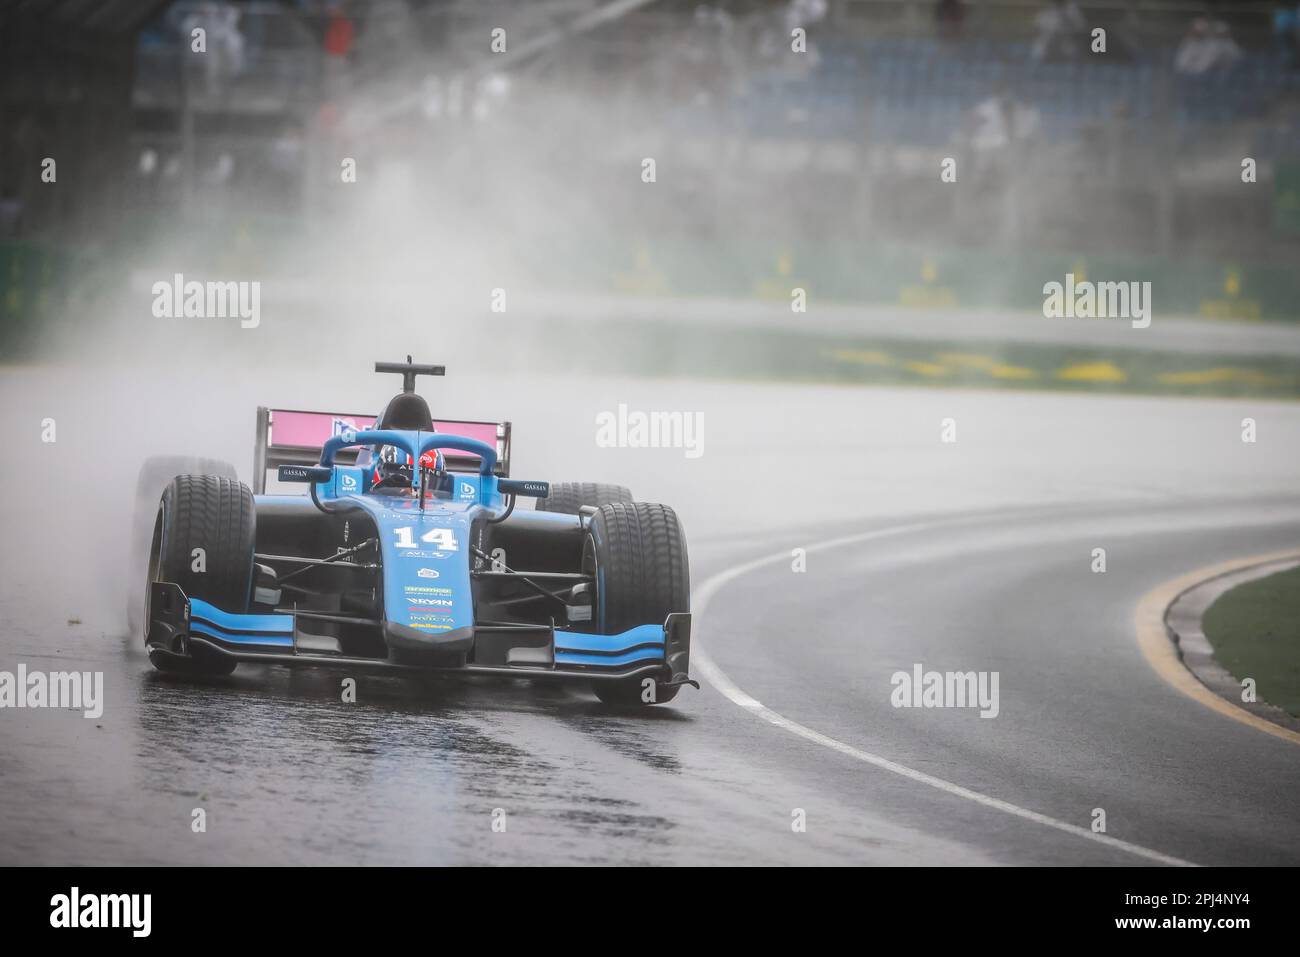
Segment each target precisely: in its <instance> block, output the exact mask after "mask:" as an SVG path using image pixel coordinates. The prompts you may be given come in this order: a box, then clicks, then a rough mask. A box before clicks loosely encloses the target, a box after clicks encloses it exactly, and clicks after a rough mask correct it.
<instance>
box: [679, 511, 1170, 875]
mask: <svg viewBox="0 0 1300 957" xmlns="http://www.w3.org/2000/svg"><path fill="white" fill-rule="evenodd" d="M970 521H972V519H971V518H961V519H948V520H935V521H928V522H912V523H909V524H906V525H892V526H887V527H885V528H878V529H873V530H872V531H869V532H861V533H859V534H856V535H845V536H842V537H840V538H832V539H828V540H826V541H824V542H816V543H813V544H811V545H807V546H804V551H805V552H819V551H825V550H827V549H831V548H842V547H844V546H846V545H857V544H859V543H861V542H868V541H872V540H873V539H877V538H888V537H892V536H895V535H906V534H909V533H911V532H920V531H928V530H930V529H934V528H942V527H946V526H950V525H959V524H964V523H967V522H970ZM789 560H790V554H789V553H788V552H777V553H776V554H774V555H768V556H765V557H763V558H757V559H754V560H753V561H750V562H745V563H744V564H742V565H734V566H732V567H731V568H728V569H727V570H726V571H723V572H719V573H718V574H717V575H714V576H712V577H711V578H708V579H706V580H705V581H704V582H703V583H702V584H701V585H700V586H699V587H698V588H696V589H695V590H694V594H693V595H692V597H693V599H694V601H693V603H692V604H693V605H694V609H693V610H694V616H695V618H696V620H697V621H698V620H699V619H701V618H703V615H704V611H705V609H707V608H708V606H709V602H710V601H712V600H713V596H714V595H716V594H717V593H718V591H719V590H720V589H721V588H722V586H724V585H726V584H727V583H729V582H732V581H735V580H736V579H737V578H740V577H741V576H743V575H748V574H749V573H750V572H752V571H756V570H757V569H759V568H763V567H764V566H766V565H774V564H776V563H778V562H783V561H789ZM692 644H693V645H694V647H692V649H691V664H692V666H693V669H692V670H694V671H697V672H698V673H699V674H700V675H701V676H702V677H703V678H704V679H705V680H706V681H708V683H709V684H711V685H713V687H715V688H717V689H718V691H720V692H721V693H722V694H723V695H725V696H726V697H727V698H728V699H730V700H731V702H732V703H734V704H738V705H740V707H742V708H744V709H745V710H746V711H749V712H750V713H751V714H755V715H757V716H758V717H760V718H762V719H763V720H764V721H767V722H768V723H769V724H774V725H776V726H777V727H778V728H781V729H783V730H785V731H789V732H790V733H791V734H796V735H798V736H799V737H801V738H803V739H804V740H806V741H811V742H812V743H813V744H820V745H821V746H822V747H824V748H829V749H830V750H832V751H837V752H839V753H840V754H843V755H846V756H848V757H850V758H855V759H856V760H858V761H862V762H864V763H866V764H870V765H873V766H874V767H877V768H880V769H882V770H885V771H889V772H891V773H893V774H897V775H899V776H901V777H905V778H907V779H909V780H912V781H916V782H917V783H919V784H924V785H927V786H928V787H932V788H934V789H936V790H938V791H943V792H944V793H945V794H951V795H953V796H955V797H959V798H965V799H966V800H967V801H973V802H974V803H976V804H981V805H983V806H984V807H989V808H993V809H994V810H996V811H1002V812H1003V813H1006V814H1010V815H1012V816H1013V817H1018V818H1023V819H1024V820H1026V821H1033V822H1034V823H1035V824H1041V825H1043V826H1044V827H1050V828H1054V829H1056V830H1058V831H1064V832H1065V833H1066V834H1073V835H1074V836H1075V837H1081V838H1084V839H1085V840H1089V841H1093V842H1095V843H1097V844H1104V845H1106V846H1107V847H1112V848H1114V849H1115V850H1119V851H1126V852H1128V853H1129V854H1134V855H1136V856H1138V857H1144V858H1146V859H1147V860H1149V861H1156V862H1157V863H1160V864H1169V865H1172V866H1175V867H1195V866H1196V865H1195V864H1193V863H1192V862H1191V861H1185V860H1182V859H1181V858H1178V857H1172V856H1170V855H1168V854H1161V853H1160V852H1159V851H1153V850H1151V849H1150V848H1148V847H1142V846H1141V845H1140V844H1131V843H1129V842H1128V841H1121V840H1120V839H1119V838H1117V837H1111V836H1110V835H1107V834H1096V833H1094V832H1093V831H1091V830H1090V829H1088V828H1086V827H1081V826H1079V825H1077V824H1068V823H1066V822H1065V821H1058V820H1057V819H1056V818H1053V817H1048V816H1047V815H1046V814H1039V813H1038V812H1037V811H1031V810H1029V809H1028V808H1023V807H1020V806H1018V805H1015V804H1011V803H1010V802H1008V801H1003V800H1001V799H999V798H995V797H989V796H988V795H987V794H981V793H980V792H978V791H972V790H971V789H970V788H964V787H962V786H961V785H960V784H953V783H952V782H951V781H945V780H943V778H937V777H935V776H934V775H932V774H926V773H925V772H924V771H917V770H914V769H913V768H909V767H906V766H905V765H902V764H899V763H898V762H896V761H891V760H889V759H888V758H882V757H881V756H880V755H878V754H872V753H871V752H870V751H863V750H862V749H861V748H855V747H853V745H851V744H845V743H844V742H843V741H837V740H836V739H835V738H832V737H829V736H828V735H825V734H822V733H821V732H820V731H814V730H813V729H812V728H809V727H805V726H804V725H802V724H799V723H798V722H797V721H791V720H790V719H789V718H787V717H785V716H784V715H782V714H778V713H777V712H775V711H773V710H772V709H771V708H769V707H767V706H766V705H764V704H763V703H762V702H761V701H759V700H757V699H756V698H754V697H752V696H750V695H748V694H746V693H745V692H744V691H743V690H742V689H741V688H740V687H739V686H737V685H736V683H735V682H734V681H732V680H731V679H730V678H728V677H727V675H726V673H725V672H724V671H723V670H722V669H721V668H719V667H718V665H717V663H716V662H714V660H713V659H712V658H710V657H709V656H708V653H707V652H705V651H704V650H703V649H701V648H700V647H699V646H698V644H697V643H695V642H692Z"/></svg>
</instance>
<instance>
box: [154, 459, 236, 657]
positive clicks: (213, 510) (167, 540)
mask: <svg viewBox="0 0 1300 957" xmlns="http://www.w3.org/2000/svg"><path fill="white" fill-rule="evenodd" d="M256 538H257V513H256V511H255V509H254V504H253V493H252V492H250V491H249V490H248V486H246V485H244V484H243V483H241V482H239V481H237V480H234V479H229V478H222V477H219V476H216V475H178V476H176V477H175V478H174V479H172V481H171V484H170V485H168V486H167V489H166V491H164V492H163V496H162V502H161V504H160V505H159V506H158V516H157V519H156V521H155V523H154V533H153V541H152V543H151V546H150V554H149V574H148V581H149V582H155V581H166V582H173V583H175V584H177V585H179V586H180V587H181V590H182V591H184V592H185V594H186V596H188V597H189V598H198V599H200V600H202V601H205V602H208V603H209V604H211V605H214V606H215V607H217V608H220V609H221V610H222V611H227V612H232V613H235V614H242V613H244V612H246V611H248V607H249V603H250V597H251V595H252V590H253V547H254V542H255V541H256ZM198 549H202V552H201V553H199V552H197V551H196V550H198ZM146 589H147V585H146ZM146 607H147V606H146ZM147 620H148V619H147V613H146V621H147ZM173 650H174V649H173ZM151 657H152V658H153V662H154V666H155V667H157V668H158V669H159V670H161V671H172V672H182V673H186V674H229V673H230V672H231V671H233V670H234V669H235V660H234V659H233V658H231V657H229V656H226V655H221V656H219V657H218V656H212V655H206V656H205V655H203V654H202V653H198V654H197V655H196V656H195V657H192V658H190V659H177V658H174V657H164V656H151Z"/></svg>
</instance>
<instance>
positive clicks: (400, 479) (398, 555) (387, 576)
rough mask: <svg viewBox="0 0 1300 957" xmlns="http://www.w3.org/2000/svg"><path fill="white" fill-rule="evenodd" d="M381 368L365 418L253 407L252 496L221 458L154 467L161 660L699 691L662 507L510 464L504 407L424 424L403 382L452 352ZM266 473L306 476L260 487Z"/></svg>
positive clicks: (222, 668) (152, 543) (144, 487)
mask: <svg viewBox="0 0 1300 957" xmlns="http://www.w3.org/2000/svg"><path fill="white" fill-rule="evenodd" d="M375 371H376V372H397V373H400V374H401V375H402V377H403V389H402V391H401V392H400V393H398V394H397V395H396V396H394V397H393V399H392V400H391V401H390V402H389V403H388V405H387V407H386V408H385V409H384V411H383V413H382V414H380V415H379V416H378V417H377V418H371V417H368V416H349V415H340V414H335V413H321V412H303V411H297V410H285V409H259V410H258V442H257V449H256V452H255V455H254V466H255V468H254V471H255V476H254V486H255V489H256V491H257V493H258V494H254V491H253V490H250V489H249V488H248V486H246V485H244V484H243V483H241V482H240V481H239V480H238V478H237V477H236V476H235V474H234V470H233V468H231V467H230V466H229V465H226V464H224V463H220V462H214V461H211V460H188V461H187V460H184V459H158V460H151V461H150V462H148V463H146V465H145V467H144V469H143V470H142V473H141V479H140V484H139V485H138V487H137V498H138V499H139V498H141V497H143V498H144V499H145V501H146V502H150V501H151V503H152V504H149V505H146V511H145V514H144V515H143V516H141V518H139V519H138V520H137V524H138V526H139V527H140V529H141V531H140V532H139V533H138V535H139V546H138V547H139V552H140V560H141V563H142V564H143V556H144V554H146V552H147V555H148V563H147V568H148V577H147V585H146V589H145V591H146V594H145V596H144V598H145V601H144V607H143V614H142V615H140V618H141V619H142V624H143V631H144V635H145V643H146V645H147V647H148V649H149V658H150V660H151V661H152V662H153V664H154V666H155V667H156V668H158V669H159V670H160V671H164V672H172V673H179V674H186V675H225V674H229V673H230V672H231V671H233V670H234V669H235V667H236V666H237V665H239V664H240V663H241V662H248V663H256V664H281V665H290V666H318V667H319V666H327V667H335V668H342V669H347V670H350V671H354V672H359V671H371V672H394V673H396V672H411V671H423V672H438V673H444V674H456V675H506V676H510V677H514V678H529V679H581V680H583V681H589V682H590V684H591V687H592V689H593V690H594V691H595V693H596V695H597V697H599V698H600V699H601V700H602V701H605V702H607V703H610V704H615V705H637V706H639V705H643V704H657V703H659V704H661V703H663V702H666V701H671V700H672V698H673V697H674V696H676V694H677V692H678V690H680V688H681V687H682V686H683V685H686V684H690V685H694V686H695V687H698V685H697V684H696V683H695V682H694V681H692V680H691V679H690V677H689V674H688V665H689V661H690V643H691V615H690V577H689V569H688V564H687V554H686V539H685V536H684V534H683V531H682V528H681V525H680V524H679V522H678V520H677V516H676V514H675V513H674V512H673V510H672V509H671V508H669V507H667V506H665V505H656V504H650V503H646V502H634V501H633V500H632V495H631V493H629V492H628V490H627V489H625V488H623V487H621V486H615V485H601V484H593V483H563V484H551V483H547V482H534V481H520V480H517V479H512V478H510V477H509V462H510V423H508V422H501V423H496V422H465V421H446V420H444V421H434V419H433V417H432V415H431V413H430V410H429V406H428V404H427V403H426V402H425V400H424V399H423V398H421V397H420V396H419V395H417V394H416V392H415V379H416V376H417V375H443V374H444V372H445V369H444V367H442V366H429V365H415V364H412V362H411V359H410V357H409V356H408V357H407V361H406V362H405V363H377V364H376V365H375ZM268 471H273V472H274V474H275V475H276V477H277V479H278V481H279V483H281V484H285V483H301V484H304V485H306V486H307V494H305V495H302V494H298V495H291V494H265V493H266V476H267V472H268ZM180 472H184V473H187V474H177V473H180ZM164 484H165V488H164V490H163V491H162V496H161V501H159V499H158V498H157V490H158V488H159V487H160V486H162V485H164ZM519 497H531V498H534V499H535V500H536V501H537V505H536V508H535V509H532V510H522V509H516V508H515V502H516V500H517V499H518V498H519ZM150 512H152V516H150V514H149V513H150ZM149 517H152V518H153V522H152V537H151V538H150V537H149V532H148V531H147V529H148V528H149V522H148V519H149ZM146 542H147V546H146V544H145V543H146Z"/></svg>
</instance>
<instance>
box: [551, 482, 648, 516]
mask: <svg viewBox="0 0 1300 957" xmlns="http://www.w3.org/2000/svg"><path fill="white" fill-rule="evenodd" d="M611 502H621V503H623V504H624V505H631V504H632V493H631V492H630V491H628V489H626V488H624V487H623V486H622V485H606V484H605V483H603V482H554V483H552V485H551V494H550V495H548V496H547V497H546V498H539V499H538V500H537V504H536V506H535V508H536V510H537V511H539V512H563V513H564V514H566V515H577V514H578V510H579V509H580V508H584V507H587V506H596V505H607V504H609V503H611Z"/></svg>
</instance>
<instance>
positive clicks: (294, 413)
mask: <svg viewBox="0 0 1300 957" xmlns="http://www.w3.org/2000/svg"><path fill="white" fill-rule="evenodd" d="M374 422H375V416H373V415H348V414H344V413H341V412H306V411H303V410H301V409H268V408H266V407H265V406H258V409H257V445H256V446H255V447H254V449H253V492H254V493H256V494H258V495H261V494H264V493H265V492H266V473H267V472H268V471H270V470H274V469H278V468H279V467H280V466H281V465H315V464H316V463H317V462H319V461H320V449H321V446H322V445H324V444H325V441H326V440H327V439H330V438H332V437H333V436H335V435H338V434H339V433H340V432H343V431H344V430H346V429H354V430H356V431H358V432H359V431H361V430H363V429H368V428H370V427H371V426H372V425H374ZM433 429H434V431H435V432H446V433H449V434H451V435H464V436H467V437H469V438H471V439H478V440H479V441H480V442H485V443H487V444H488V445H491V446H493V447H495V448H496V450H497V464H496V469H495V474H496V475H497V476H498V477H500V478H505V477H506V476H508V475H509V474H510V423H509V422H469V421H457V420H455V419H442V420H434V423H433ZM357 452H358V450H357V449H340V450H339V453H338V455H336V456H335V458H334V461H335V462H336V463H337V464H339V465H352V464H353V463H355V462H356V459H357ZM443 458H444V459H445V460H446V463H447V468H448V469H450V470H451V471H453V472H477V471H478V461H479V458H478V456H477V455H473V454H471V453H468V452H454V451H451V450H447V451H446V452H444V453H443Z"/></svg>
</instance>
